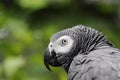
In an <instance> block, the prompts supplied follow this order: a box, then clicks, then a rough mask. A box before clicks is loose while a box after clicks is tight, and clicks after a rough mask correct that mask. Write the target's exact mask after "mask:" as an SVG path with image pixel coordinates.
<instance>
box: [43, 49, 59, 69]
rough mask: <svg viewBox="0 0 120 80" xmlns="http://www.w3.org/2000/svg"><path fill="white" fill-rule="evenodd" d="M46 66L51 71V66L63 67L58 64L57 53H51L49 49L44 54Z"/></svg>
mask: <svg viewBox="0 0 120 80" xmlns="http://www.w3.org/2000/svg"><path fill="white" fill-rule="evenodd" d="M44 64H45V66H46V68H47V69H48V70H49V71H51V69H50V67H49V65H51V66H61V64H60V63H59V62H58V60H57V57H56V53H55V51H54V50H53V51H51V52H49V50H48V49H46V51H45V54H44Z"/></svg>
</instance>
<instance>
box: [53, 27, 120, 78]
mask: <svg viewBox="0 0 120 80" xmlns="http://www.w3.org/2000/svg"><path fill="white" fill-rule="evenodd" d="M63 35H68V36H70V37H72V39H73V40H74V45H73V47H72V49H71V50H70V52H69V53H67V54H65V55H63V54H62V55H63V56H64V57H63V58H62V60H61V61H58V62H59V63H61V64H62V66H63V68H64V69H65V70H66V72H67V74H68V80H120V50H119V49H117V48H115V47H114V46H113V44H112V43H111V42H109V41H108V40H107V39H106V37H105V36H104V35H103V34H102V33H100V32H99V31H97V30H95V29H92V28H90V27H85V26H83V25H78V26H75V27H72V28H68V29H65V30H62V31H60V32H57V33H55V34H54V35H53V36H52V37H51V41H53V42H54V41H55V40H57V39H58V38H59V37H61V36H63Z"/></svg>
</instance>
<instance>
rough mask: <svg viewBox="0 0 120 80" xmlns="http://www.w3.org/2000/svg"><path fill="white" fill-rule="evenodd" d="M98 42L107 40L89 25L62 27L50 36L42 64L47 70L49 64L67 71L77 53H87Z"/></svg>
mask: <svg viewBox="0 0 120 80" xmlns="http://www.w3.org/2000/svg"><path fill="white" fill-rule="evenodd" d="M100 42H101V43H102V42H108V41H107V40H106V38H105V37H104V36H103V35H102V34H101V33H100V32H98V31H96V30H94V29H91V28H89V27H85V26H83V25H78V26H75V27H72V28H68V29H64V30H62V31H59V32H57V33H55V34H54V35H53V36H52V37H51V39H50V43H49V44H48V48H47V49H46V51H45V54H44V64H45V66H46V67H47V69H48V70H50V67H49V65H51V66H55V67H59V66H63V67H64V68H65V70H66V71H68V69H69V66H70V63H71V62H72V60H73V58H74V57H75V56H76V55H77V54H84V55H87V52H89V51H91V50H93V49H94V48H95V47H96V46H97V44H98V43H100ZM108 43H109V42H108ZM50 71H51V70H50Z"/></svg>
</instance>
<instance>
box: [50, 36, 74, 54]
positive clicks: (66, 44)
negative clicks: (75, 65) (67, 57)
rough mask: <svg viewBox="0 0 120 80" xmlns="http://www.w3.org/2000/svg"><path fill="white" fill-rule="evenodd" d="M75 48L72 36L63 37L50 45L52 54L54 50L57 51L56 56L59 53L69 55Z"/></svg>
mask: <svg viewBox="0 0 120 80" xmlns="http://www.w3.org/2000/svg"><path fill="white" fill-rule="evenodd" d="M72 46H73V39H72V38H71V37H70V36H67V35H65V36H61V37H60V38H58V39H57V40H55V41H54V42H52V41H51V42H50V43H49V46H48V48H49V51H50V52H51V51H52V50H55V52H56V54H57V53H62V54H65V53H68V52H69V51H70V50H71V48H72Z"/></svg>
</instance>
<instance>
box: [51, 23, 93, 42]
mask: <svg viewBox="0 0 120 80" xmlns="http://www.w3.org/2000/svg"><path fill="white" fill-rule="evenodd" d="M87 28H88V27H84V26H82V25H78V26H75V27H72V28H68V29H64V30H62V31H59V32H57V33H55V34H54V35H53V36H52V37H51V40H52V41H55V40H56V39H58V38H60V37H61V36H64V35H66V36H70V37H71V38H73V39H74V38H77V37H80V36H81V35H80V34H81V33H82V34H84V33H86V30H87ZM90 29H91V28H90Z"/></svg>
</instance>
